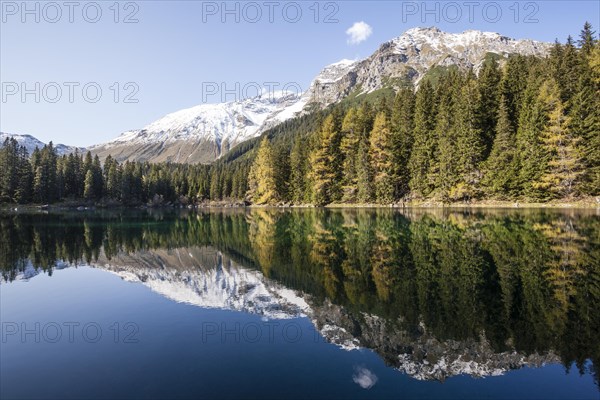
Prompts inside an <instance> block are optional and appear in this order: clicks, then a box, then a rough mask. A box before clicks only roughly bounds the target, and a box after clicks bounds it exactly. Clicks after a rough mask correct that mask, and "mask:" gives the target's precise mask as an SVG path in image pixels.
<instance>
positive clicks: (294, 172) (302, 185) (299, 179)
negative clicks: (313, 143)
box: [290, 138, 310, 204]
mask: <svg viewBox="0 0 600 400" xmlns="http://www.w3.org/2000/svg"><path fill="white" fill-rule="evenodd" d="M307 145H308V144H307V141H306V140H304V139H303V138H296V140H295V141H294V145H293V147H292V153H291V154H290V169H291V178H290V179H291V181H290V191H291V198H292V203H294V204H303V203H306V202H309V201H310V199H309V198H308V197H307V195H306V194H307V182H306V175H307V173H308V172H307V169H308V168H307V161H308V159H307Z"/></svg>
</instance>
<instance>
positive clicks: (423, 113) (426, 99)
mask: <svg viewBox="0 0 600 400" xmlns="http://www.w3.org/2000/svg"><path fill="white" fill-rule="evenodd" d="M414 126H415V128H414V144H413V150H412V153H411V156H410V160H409V166H410V182H409V186H410V189H411V191H412V194H413V195H414V196H416V197H426V196H428V195H429V193H430V192H431V187H430V185H429V183H428V180H427V174H428V172H429V168H430V162H431V160H432V157H433V153H434V151H435V148H436V143H435V140H434V137H433V135H432V132H433V129H434V127H435V96H434V91H433V87H432V86H431V84H430V83H429V81H425V82H423V83H422V84H421V87H420V88H419V90H418V91H417V96H416V100H415V124H414Z"/></svg>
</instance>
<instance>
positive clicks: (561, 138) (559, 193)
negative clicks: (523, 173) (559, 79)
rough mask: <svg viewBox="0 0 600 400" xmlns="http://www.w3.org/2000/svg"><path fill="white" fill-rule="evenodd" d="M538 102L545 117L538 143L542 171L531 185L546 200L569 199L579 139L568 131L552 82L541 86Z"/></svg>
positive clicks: (576, 173) (579, 170) (579, 171)
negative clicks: (540, 144)
mask: <svg viewBox="0 0 600 400" xmlns="http://www.w3.org/2000/svg"><path fill="white" fill-rule="evenodd" d="M539 100H540V102H541V104H542V107H543V108H544V111H545V113H546V115H547V118H546V120H547V122H546V124H545V126H544V129H543V131H542V142H543V147H544V151H545V153H546V154H547V160H548V161H547V163H546V165H545V170H544V173H543V174H542V176H541V177H540V179H539V181H537V182H535V183H534V185H535V186H536V187H537V188H539V189H541V190H543V192H544V193H545V195H546V196H549V197H555V198H557V197H569V196H571V195H572V194H573V193H574V190H575V183H576V182H577V181H578V179H579V178H580V176H581V174H582V171H583V165H582V159H581V151H580V149H579V142H580V138H577V137H575V136H574V135H573V134H572V132H571V131H570V130H569V129H568V126H569V119H570V118H569V117H567V116H566V115H565V108H564V105H563V103H562V101H561V99H560V92H559V88H558V85H557V84H556V82H554V80H548V81H546V82H544V83H543V84H542V86H541V88H540V94H539Z"/></svg>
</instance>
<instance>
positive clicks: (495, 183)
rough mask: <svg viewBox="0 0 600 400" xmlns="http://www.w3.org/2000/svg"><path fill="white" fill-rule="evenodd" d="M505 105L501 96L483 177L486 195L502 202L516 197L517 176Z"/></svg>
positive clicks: (512, 134)
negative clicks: (492, 141)
mask: <svg viewBox="0 0 600 400" xmlns="http://www.w3.org/2000/svg"><path fill="white" fill-rule="evenodd" d="M506 103H507V100H506V98H505V97H504V96H502V97H501V98H500V102H499V107H498V123H497V125H496V129H495V130H496V137H495V139H494V144H493V146H492V151H491V153H490V156H489V158H488V159H487V160H486V162H485V167H484V170H485V172H484V177H483V187H484V188H485V193H486V195H488V196H491V197H496V198H499V199H502V200H504V199H509V198H512V197H513V196H515V195H516V187H515V182H516V180H517V174H518V166H517V164H516V147H515V132H514V128H513V125H512V123H511V121H510V116H509V112H508V105H507V104H506Z"/></svg>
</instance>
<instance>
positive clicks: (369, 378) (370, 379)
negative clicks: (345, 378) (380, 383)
mask: <svg viewBox="0 0 600 400" xmlns="http://www.w3.org/2000/svg"><path fill="white" fill-rule="evenodd" d="M354 371H355V374H354V375H352V380H353V381H354V383H356V384H357V385H358V386H360V387H361V388H363V389H371V388H372V387H373V386H375V384H376V383H377V375H375V374H374V373H373V372H371V371H370V370H368V369H366V368H364V367H357V368H354Z"/></svg>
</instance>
